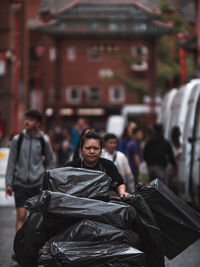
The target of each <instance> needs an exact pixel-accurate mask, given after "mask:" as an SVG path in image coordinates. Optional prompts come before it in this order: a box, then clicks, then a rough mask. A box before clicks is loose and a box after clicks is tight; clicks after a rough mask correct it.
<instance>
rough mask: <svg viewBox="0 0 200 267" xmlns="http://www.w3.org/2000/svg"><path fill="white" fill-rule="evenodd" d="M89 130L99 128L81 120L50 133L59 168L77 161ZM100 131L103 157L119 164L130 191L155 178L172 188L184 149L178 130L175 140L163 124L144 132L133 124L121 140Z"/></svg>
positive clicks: (176, 130)
mask: <svg viewBox="0 0 200 267" xmlns="http://www.w3.org/2000/svg"><path fill="white" fill-rule="evenodd" d="M175 128H176V127H175ZM88 131H96V129H93V128H92V127H91V126H90V125H89V123H88V122H87V121H86V120H85V119H84V118H79V119H77V121H76V122H75V123H74V124H73V125H72V126H71V127H64V128H61V127H56V128H55V129H54V130H52V131H49V132H48V133H47V134H46V137H47V138H48V139H49V141H50V143H51V146H52V148H53V157H54V163H55V167H63V166H64V164H65V163H67V162H69V161H71V160H74V159H77V157H78V155H79V153H80V152H79V145H80V140H81V138H82V136H83V135H84V134H85V133H87V132H88ZM96 132H98V133H99V134H100V136H101V137H102V139H103V141H104V142H103V143H104V148H103V151H102V155H101V156H102V157H105V158H107V159H110V160H112V161H113V162H114V163H115V165H116V166H117V168H118V169H119V171H120V172H121V175H122V176H123V177H125V180H126V181H127V183H126V186H127V187H130V190H129V191H133V188H135V187H136V186H137V184H138V182H141V183H142V184H147V183H149V182H150V181H151V180H153V179H155V178H160V179H162V180H163V181H164V182H165V183H166V184H168V185H169V186H170V181H172V179H171V178H174V177H175V176H176V173H177V167H176V158H177V157H178V156H179V149H180V140H179V139H180V138H179V137H180V133H179V131H178V129H173V131H172V135H171V141H167V140H166V139H165V138H164V136H163V129H162V125H161V124H155V125H154V126H152V127H149V128H148V129H147V130H146V131H144V129H143V128H141V127H140V125H138V124H137V123H136V122H133V121H131V122H129V123H128V124H127V126H126V127H125V129H124V132H123V134H122V136H121V137H117V136H116V135H115V134H114V133H107V132H105V131H100V132H99V131H96ZM12 137H13V136H12ZM12 137H11V138H10V140H12ZM4 146H9V142H7V143H6V144H5V143H4ZM169 177H170V180H169ZM132 183H133V185H132Z"/></svg>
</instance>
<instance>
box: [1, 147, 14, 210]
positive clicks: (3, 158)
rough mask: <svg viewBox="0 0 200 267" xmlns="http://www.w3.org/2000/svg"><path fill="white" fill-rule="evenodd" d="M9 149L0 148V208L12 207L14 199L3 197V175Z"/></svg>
mask: <svg viewBox="0 0 200 267" xmlns="http://www.w3.org/2000/svg"><path fill="white" fill-rule="evenodd" d="M8 156H9V148H7V147H1V148H0V206H14V197H9V198H6V196H5V174H6V167H7V163H8Z"/></svg>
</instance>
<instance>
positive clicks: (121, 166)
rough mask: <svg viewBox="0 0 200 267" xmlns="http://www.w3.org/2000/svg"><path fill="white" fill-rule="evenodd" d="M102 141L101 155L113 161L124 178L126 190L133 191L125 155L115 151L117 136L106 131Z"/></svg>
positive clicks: (130, 173) (133, 187) (132, 178)
mask: <svg viewBox="0 0 200 267" xmlns="http://www.w3.org/2000/svg"><path fill="white" fill-rule="evenodd" d="M103 141H104V148H103V149H102V153H101V157H103V158H106V159H109V160H111V161H113V163H114V164H115V165H116V167H117V169H118V171H119V173H120V174H121V176H122V177H123V178H124V183H125V185H126V190H127V192H128V193H133V192H134V191H135V186H134V184H135V183H134V177H133V174H132V171H131V168H130V166H129V162H128V159H127V157H126V156H125V155H124V154H123V153H122V152H120V151H117V143H118V139H117V136H116V135H115V134H113V133H107V134H105V136H104V139H103Z"/></svg>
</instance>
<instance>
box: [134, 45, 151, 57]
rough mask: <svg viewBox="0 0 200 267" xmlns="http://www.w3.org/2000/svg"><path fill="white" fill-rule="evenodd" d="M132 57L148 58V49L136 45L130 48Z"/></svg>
mask: <svg viewBox="0 0 200 267" xmlns="http://www.w3.org/2000/svg"><path fill="white" fill-rule="evenodd" d="M131 55H132V56H148V48H147V47H146V46H144V45H137V46H132V47H131Z"/></svg>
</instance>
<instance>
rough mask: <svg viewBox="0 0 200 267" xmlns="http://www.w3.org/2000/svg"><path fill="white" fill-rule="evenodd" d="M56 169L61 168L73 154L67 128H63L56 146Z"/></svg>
mask: <svg viewBox="0 0 200 267" xmlns="http://www.w3.org/2000/svg"><path fill="white" fill-rule="evenodd" d="M56 148H57V149H56V167H62V166H63V165H64V163H65V162H67V161H69V160H70V158H71V157H72V154H73V151H74V150H73V149H72V145H71V135H70V132H69V129H68V128H63V129H62V131H61V135H60V138H58V139H57V144H56Z"/></svg>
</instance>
